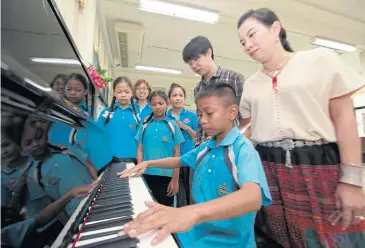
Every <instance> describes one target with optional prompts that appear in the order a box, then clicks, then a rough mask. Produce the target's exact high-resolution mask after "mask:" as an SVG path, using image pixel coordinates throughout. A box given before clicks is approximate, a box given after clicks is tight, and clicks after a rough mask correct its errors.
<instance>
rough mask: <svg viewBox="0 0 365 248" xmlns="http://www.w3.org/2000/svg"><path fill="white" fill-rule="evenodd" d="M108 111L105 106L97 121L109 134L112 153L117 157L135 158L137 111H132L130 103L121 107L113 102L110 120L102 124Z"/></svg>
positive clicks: (108, 108)
mask: <svg viewBox="0 0 365 248" xmlns="http://www.w3.org/2000/svg"><path fill="white" fill-rule="evenodd" d="M109 113H110V107H107V108H105V109H104V110H103V111H102V112H101V114H100V116H99V119H98V121H97V123H98V126H99V127H100V128H104V129H105V131H106V133H108V135H109V139H110V146H111V147H112V149H113V155H114V156H115V157H117V158H136V156H137V141H136V140H135V139H134V138H135V136H136V134H137V129H138V121H139V120H137V118H138V117H137V113H134V111H133V108H132V105H129V106H128V107H127V108H125V109H122V108H121V107H120V106H119V105H118V104H115V106H114V111H113V112H111V113H110V120H109V122H108V123H107V124H105V125H104V122H105V119H106V118H107V116H108V114H109Z"/></svg>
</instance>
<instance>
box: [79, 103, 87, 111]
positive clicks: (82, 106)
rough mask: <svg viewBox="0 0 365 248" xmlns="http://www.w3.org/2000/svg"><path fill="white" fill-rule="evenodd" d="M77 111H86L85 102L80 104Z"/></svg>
mask: <svg viewBox="0 0 365 248" xmlns="http://www.w3.org/2000/svg"><path fill="white" fill-rule="evenodd" d="M79 109H82V110H84V111H87V104H86V102H85V101H83V102H82V103H80V105H79Z"/></svg>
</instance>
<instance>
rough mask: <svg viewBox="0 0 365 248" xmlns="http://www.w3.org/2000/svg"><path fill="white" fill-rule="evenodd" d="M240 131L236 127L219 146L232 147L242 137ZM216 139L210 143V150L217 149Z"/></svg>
mask: <svg viewBox="0 0 365 248" xmlns="http://www.w3.org/2000/svg"><path fill="white" fill-rule="evenodd" d="M240 135H241V134H240V130H239V129H238V127H237V126H234V127H233V128H232V130H231V131H230V132H229V133H228V134H227V136H226V137H224V139H223V140H222V142H221V143H220V144H219V146H230V145H232V144H233V143H234V142H235V141H236V139H237V138H238V137H240ZM215 144H216V139H215V138H214V139H211V140H210V141H209V143H208V147H209V148H215V147H216V145H215Z"/></svg>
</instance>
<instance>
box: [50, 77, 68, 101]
mask: <svg viewBox="0 0 365 248" xmlns="http://www.w3.org/2000/svg"><path fill="white" fill-rule="evenodd" d="M66 80H67V75H65V74H57V75H56V76H55V77H54V78H53V80H52V82H51V83H50V85H49V86H51V88H52V89H53V90H54V91H56V92H58V93H59V94H60V95H61V96H64V95H65V83H66Z"/></svg>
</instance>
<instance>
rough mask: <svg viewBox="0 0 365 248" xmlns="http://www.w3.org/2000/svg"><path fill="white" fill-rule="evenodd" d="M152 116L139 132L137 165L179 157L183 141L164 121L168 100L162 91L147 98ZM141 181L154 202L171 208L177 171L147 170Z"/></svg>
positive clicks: (173, 128)
mask: <svg viewBox="0 0 365 248" xmlns="http://www.w3.org/2000/svg"><path fill="white" fill-rule="evenodd" d="M150 103H151V108H152V114H151V115H150V116H149V117H148V118H147V119H146V121H145V122H144V124H143V125H141V126H140V127H139V129H138V132H137V135H136V140H137V141H138V152H137V162H138V163H141V162H142V161H149V160H154V159H161V158H167V157H172V156H175V157H179V156H180V144H181V143H182V142H184V137H183V136H182V133H181V131H180V128H179V127H178V126H177V125H176V124H175V123H174V122H171V121H168V120H166V111H167V104H168V98H167V95H166V93H165V92H163V91H154V92H152V93H151V96H150ZM144 179H145V180H146V183H147V185H148V187H149V188H150V190H151V191H152V195H153V196H154V197H155V199H156V200H157V201H158V202H159V203H161V204H163V205H166V206H172V205H173V203H174V195H175V194H176V193H177V192H178V191H179V169H175V170H172V169H158V168H151V169H148V170H147V171H146V173H145V175H144Z"/></svg>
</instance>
